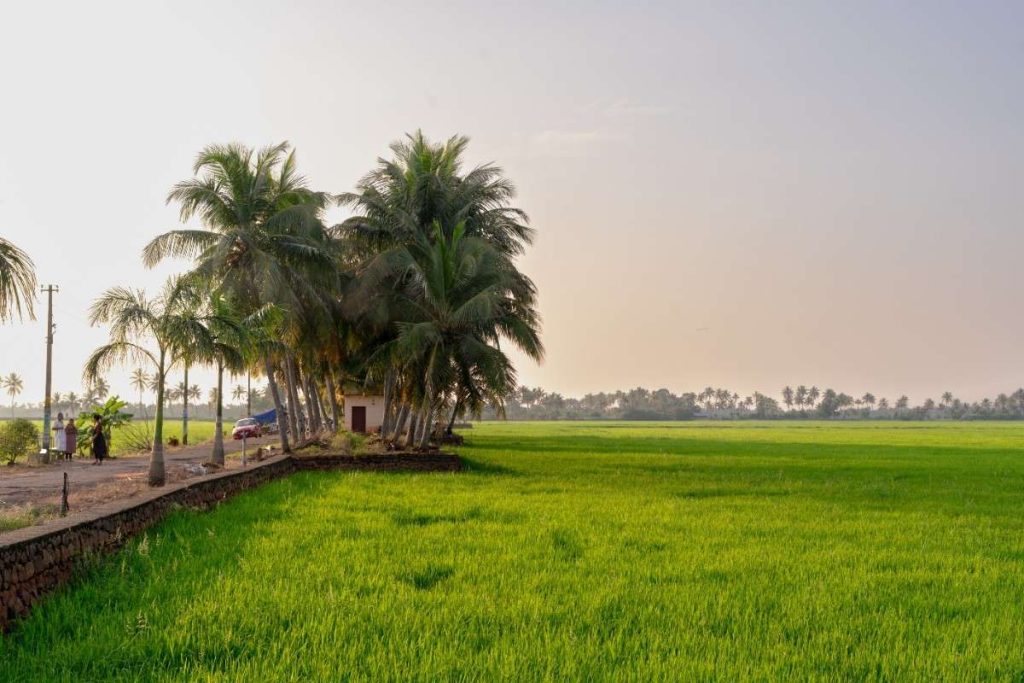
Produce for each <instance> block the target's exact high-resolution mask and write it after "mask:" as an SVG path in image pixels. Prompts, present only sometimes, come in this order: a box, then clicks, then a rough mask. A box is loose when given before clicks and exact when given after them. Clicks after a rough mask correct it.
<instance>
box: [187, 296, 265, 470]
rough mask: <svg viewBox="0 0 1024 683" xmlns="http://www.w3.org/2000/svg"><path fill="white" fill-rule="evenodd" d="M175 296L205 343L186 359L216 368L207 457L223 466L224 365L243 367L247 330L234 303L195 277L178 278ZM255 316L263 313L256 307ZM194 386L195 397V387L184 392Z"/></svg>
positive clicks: (193, 348)
mask: <svg viewBox="0 0 1024 683" xmlns="http://www.w3.org/2000/svg"><path fill="white" fill-rule="evenodd" d="M175 296H176V299H177V300H178V301H180V302H181V303H182V304H183V305H184V306H185V307H187V308H188V310H189V311H190V315H192V316H194V317H193V318H192V320H193V322H194V324H195V325H197V326H198V327H199V328H201V329H202V332H203V334H202V336H203V338H204V339H205V340H207V343H204V344H202V345H196V346H194V347H192V349H191V350H190V352H189V359H190V360H193V361H199V362H209V363H213V364H214V365H215V367H216V369H217V388H216V399H217V401H216V411H217V413H216V414H217V417H216V422H217V424H216V427H215V429H214V435H213V453H212V455H211V458H210V461H211V462H213V463H215V464H217V465H220V466H222V467H223V465H224V401H223V396H224V369H225V368H227V369H228V370H234V371H238V370H241V369H242V368H244V366H245V361H246V355H245V354H246V351H247V350H248V334H247V332H246V329H245V328H244V323H243V322H242V321H240V320H239V318H238V316H237V314H236V313H235V310H234V307H233V306H232V305H231V304H230V303H229V302H228V301H227V299H226V298H225V297H224V296H222V295H221V294H220V293H219V292H216V291H214V292H212V293H211V292H210V289H209V287H208V286H205V285H204V283H202V282H201V281H200V280H199V279H198V278H195V277H185V278H182V280H181V281H180V282H179V286H178V289H177V290H176V294H175ZM256 315H257V316H258V319H257V320H256V321H255V322H254V324H258V322H259V321H260V320H261V319H262V316H264V315H266V311H265V310H262V309H261V311H259V312H258V313H257V314H256ZM193 389H194V390H195V398H196V399H198V398H199V395H200V391H199V387H198V386H193V387H186V388H185V389H184V393H185V394H186V395H187V394H190V393H192V390H193Z"/></svg>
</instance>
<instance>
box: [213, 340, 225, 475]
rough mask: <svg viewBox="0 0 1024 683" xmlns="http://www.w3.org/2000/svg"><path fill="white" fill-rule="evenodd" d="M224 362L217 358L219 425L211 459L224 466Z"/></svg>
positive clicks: (214, 436)
mask: <svg viewBox="0 0 1024 683" xmlns="http://www.w3.org/2000/svg"><path fill="white" fill-rule="evenodd" d="M223 392H224V363H222V362H221V360H220V359H219V358H218V359H217V427H216V431H215V432H214V434H213V456H212V457H211V458H210V460H211V461H212V462H214V463H216V464H217V465H220V466H221V467H224V401H223V399H222V398H221V396H222V394H223Z"/></svg>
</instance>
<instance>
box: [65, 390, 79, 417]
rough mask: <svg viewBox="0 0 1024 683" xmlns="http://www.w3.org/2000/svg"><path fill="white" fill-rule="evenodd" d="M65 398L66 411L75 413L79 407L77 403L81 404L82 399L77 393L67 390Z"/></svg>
mask: <svg viewBox="0 0 1024 683" xmlns="http://www.w3.org/2000/svg"><path fill="white" fill-rule="evenodd" d="M65 400H66V401H67V403H68V411H70V412H71V413H72V414H77V413H78V407H79V405H81V400H82V399H80V398H79V397H78V394H76V393H75V392H73V391H72V392H69V393H68V395H67V398H66V399H65Z"/></svg>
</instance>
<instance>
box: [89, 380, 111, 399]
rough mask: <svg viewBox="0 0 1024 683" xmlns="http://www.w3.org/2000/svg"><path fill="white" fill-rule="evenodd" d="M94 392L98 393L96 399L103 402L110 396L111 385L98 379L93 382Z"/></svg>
mask: <svg viewBox="0 0 1024 683" xmlns="http://www.w3.org/2000/svg"><path fill="white" fill-rule="evenodd" d="M92 388H93V391H95V392H96V398H97V399H99V400H100V401H102V400H103V399H105V398H106V397H107V396H108V395H109V394H110V385H109V384H108V383H107V380H105V379H104V378H102V377H97V378H96V379H94V380H93V382H92Z"/></svg>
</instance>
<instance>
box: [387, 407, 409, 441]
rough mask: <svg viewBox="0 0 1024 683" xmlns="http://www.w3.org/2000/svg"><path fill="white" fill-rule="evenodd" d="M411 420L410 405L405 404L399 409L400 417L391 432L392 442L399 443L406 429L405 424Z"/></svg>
mask: <svg viewBox="0 0 1024 683" xmlns="http://www.w3.org/2000/svg"><path fill="white" fill-rule="evenodd" d="M408 419H409V404H408V403H403V404H402V405H401V407H400V408H399V409H398V417H397V418H396V419H395V426H394V429H393V430H392V432H391V440H392V441H394V442H395V443H398V439H399V438H401V436H402V430H403V429H404V428H405V423H406V421H408Z"/></svg>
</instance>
